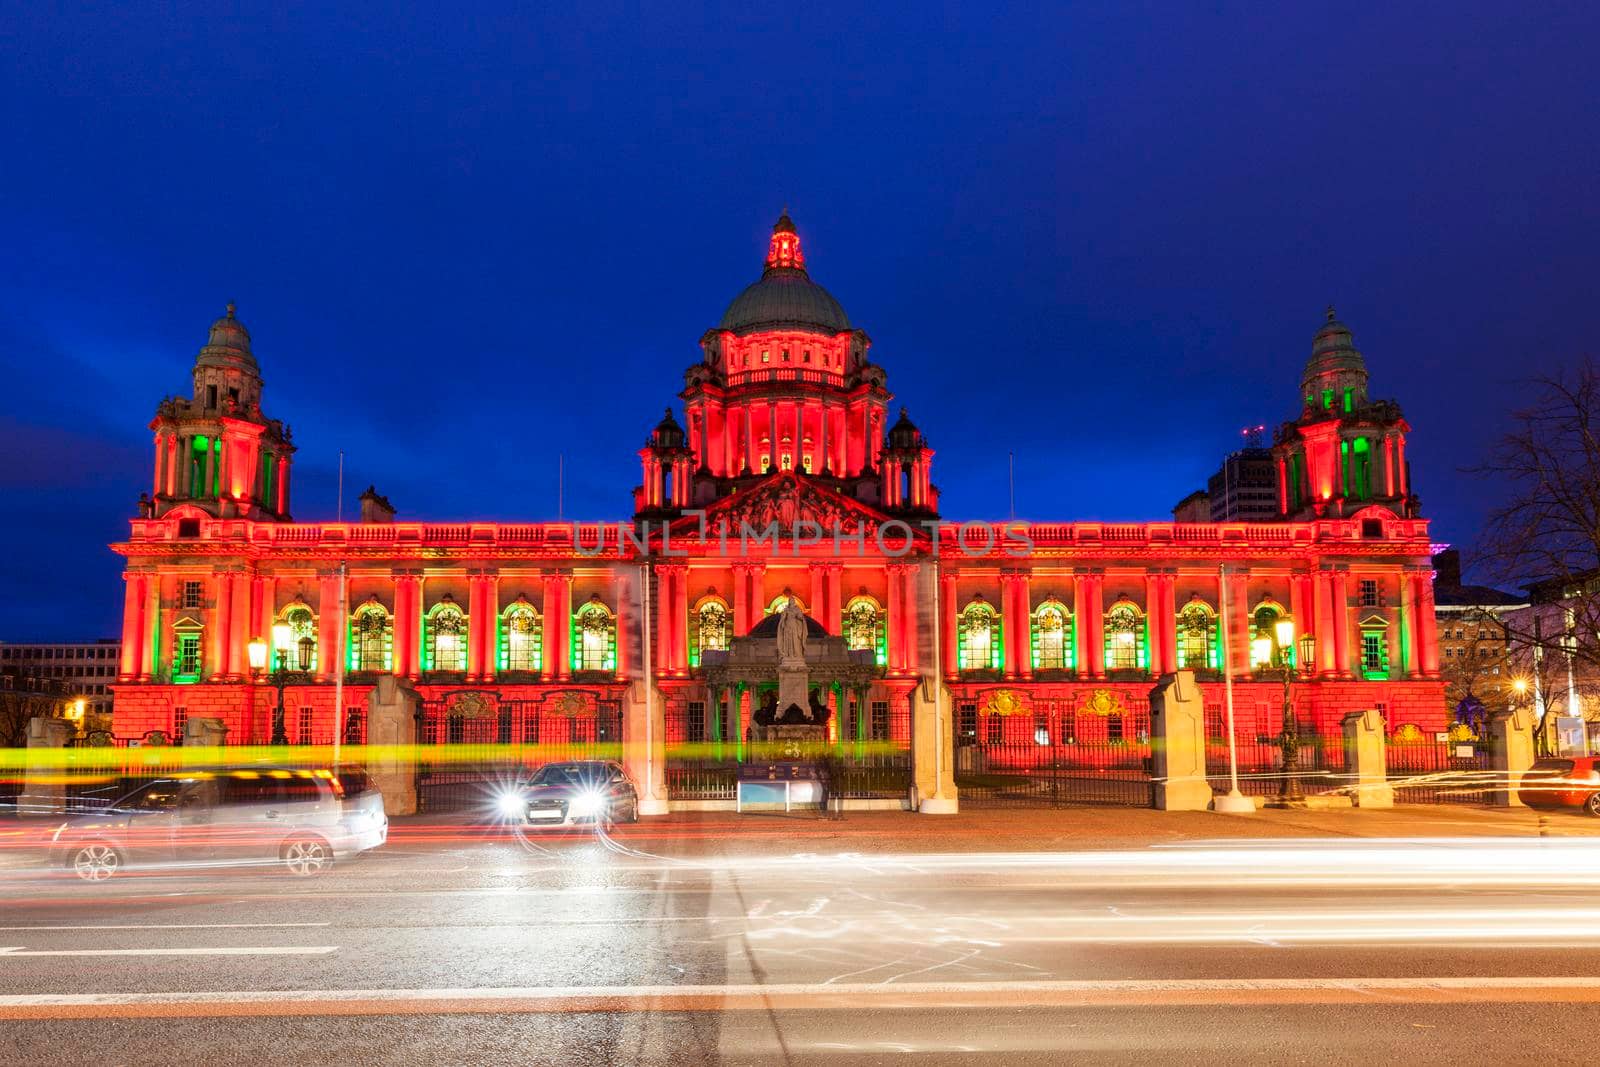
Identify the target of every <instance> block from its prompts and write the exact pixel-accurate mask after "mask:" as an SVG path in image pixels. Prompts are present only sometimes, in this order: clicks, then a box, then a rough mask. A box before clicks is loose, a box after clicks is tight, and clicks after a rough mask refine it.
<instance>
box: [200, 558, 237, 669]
mask: <svg viewBox="0 0 1600 1067" xmlns="http://www.w3.org/2000/svg"><path fill="white" fill-rule="evenodd" d="M209 584H210V586H211V611H210V613H209V616H208V618H207V619H206V662H205V665H204V670H203V671H202V672H201V676H202V677H204V678H206V679H208V680H211V679H217V680H220V679H222V678H225V677H226V676H227V673H228V623H229V622H230V621H231V620H232V617H233V613H232V612H231V611H230V610H229V609H230V608H231V607H232V605H233V579H232V576H231V575H229V574H228V572H227V571H224V570H221V569H220V568H219V569H217V570H214V571H212V572H211V582H210V583H209Z"/></svg>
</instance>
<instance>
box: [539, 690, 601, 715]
mask: <svg viewBox="0 0 1600 1067" xmlns="http://www.w3.org/2000/svg"><path fill="white" fill-rule="evenodd" d="M545 710H546V711H547V712H549V713H550V714H551V715H563V716H565V717H567V718H569V719H575V718H578V717H579V716H582V715H590V714H592V713H593V712H594V709H593V708H592V707H590V706H589V702H588V701H587V700H585V699H584V696H583V694H582V693H562V694H561V695H560V696H557V697H552V698H551V699H550V700H548V701H546V702H545Z"/></svg>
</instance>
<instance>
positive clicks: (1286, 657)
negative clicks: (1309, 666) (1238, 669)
mask: <svg viewBox="0 0 1600 1067" xmlns="http://www.w3.org/2000/svg"><path fill="white" fill-rule="evenodd" d="M1283 614H1284V612H1283V606H1282V605H1281V604H1278V603H1277V602H1275V601H1272V600H1263V601H1262V602H1261V603H1260V604H1258V605H1257V606H1256V610H1255V611H1254V612H1252V613H1251V616H1250V624H1251V632H1250V666H1251V668H1252V669H1254V668H1256V667H1282V666H1283V665H1284V664H1285V663H1292V662H1293V661H1294V651H1293V650H1292V649H1285V648H1283V647H1281V646H1280V645H1279V644H1278V631H1277V623H1278V620H1279V619H1281V618H1282V617H1283Z"/></svg>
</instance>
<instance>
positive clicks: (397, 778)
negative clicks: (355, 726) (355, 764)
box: [366, 674, 422, 816]
mask: <svg viewBox="0 0 1600 1067" xmlns="http://www.w3.org/2000/svg"><path fill="white" fill-rule="evenodd" d="M421 714H422V697H420V696H419V695H417V691H416V689H415V688H413V687H412V685H411V683H410V682H409V681H407V680H406V679H404V678H397V677H395V676H393V675H387V674H386V675H383V676H382V677H380V678H379V679H378V684H377V685H376V686H374V687H373V689H372V691H371V692H370V693H368V694H367V747H366V755H367V773H368V774H369V775H371V776H372V780H373V782H374V784H376V785H377V787H378V788H379V789H380V790H381V791H382V792H383V811H384V814H385V815H389V816H394V815H415V814H416V813H417V765H416V762H415V761H416V752H415V748H414V746H415V745H416V743H417V718H418V716H420V715H421Z"/></svg>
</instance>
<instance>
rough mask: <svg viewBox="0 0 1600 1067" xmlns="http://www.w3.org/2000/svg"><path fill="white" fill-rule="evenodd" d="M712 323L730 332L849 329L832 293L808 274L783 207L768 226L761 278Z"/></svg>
mask: <svg viewBox="0 0 1600 1067" xmlns="http://www.w3.org/2000/svg"><path fill="white" fill-rule="evenodd" d="M718 329H722V330H731V331H733V332H734V333H738V334H746V333H754V332H756V331H758V330H809V331H811V332H813V333H823V334H827V335H829V336H832V335H834V334H837V333H843V332H844V331H846V330H848V329H850V319H849V318H848V317H847V316H846V315H845V313H844V308H842V307H840V306H839V301H837V300H835V299H834V298H833V294H831V293H829V292H828V290H826V289H824V288H823V287H822V286H820V285H818V284H817V283H816V282H814V281H812V280H811V276H810V275H809V274H807V273H806V267H805V257H803V256H802V255H801V254H800V235H799V234H797V233H795V229H794V223H793V222H791V221H790V220H789V214H788V212H784V214H783V215H782V217H780V218H779V219H778V222H777V225H775V226H773V227H772V243H771V245H770V246H769V247H768V250H767V269H766V270H765V271H763V272H762V274H761V280H760V281H758V282H756V283H755V284H754V285H752V286H750V287H749V288H748V289H746V290H745V291H744V292H742V293H740V294H739V295H738V296H736V297H734V298H733V303H731V304H729V305H728V310H727V311H725V312H723V314H722V322H721V323H719V324H718Z"/></svg>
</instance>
